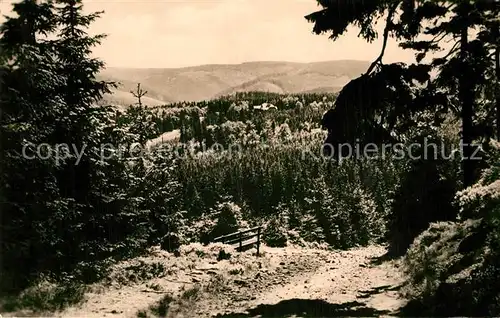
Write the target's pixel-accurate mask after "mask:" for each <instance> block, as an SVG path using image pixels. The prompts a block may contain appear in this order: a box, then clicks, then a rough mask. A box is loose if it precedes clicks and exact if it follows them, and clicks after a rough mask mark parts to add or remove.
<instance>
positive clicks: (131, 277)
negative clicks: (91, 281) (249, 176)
mask: <svg viewBox="0 0 500 318" xmlns="http://www.w3.org/2000/svg"><path fill="white" fill-rule="evenodd" d="M221 248H224V250H226V251H227V250H228V249H229V248H228V247H227V246H222V245H219V244H218V245H211V246H208V247H203V246H201V245H199V244H193V245H190V246H185V247H183V249H182V252H181V256H180V257H174V256H173V255H172V254H169V253H166V252H164V251H161V250H159V249H157V250H155V252H154V253H153V254H152V255H151V256H149V257H144V258H141V259H135V260H132V261H128V262H126V263H122V264H120V265H119V266H117V267H116V268H115V270H114V274H113V275H112V277H111V280H110V282H111V283H110V284H109V285H107V286H103V285H102V284H101V285H99V286H94V287H93V288H92V289H93V291H92V292H89V293H88V294H87V297H86V302H84V303H83V304H82V305H80V306H78V307H72V308H69V309H67V310H65V311H64V312H62V313H59V314H58V315H57V316H60V317H137V313H138V312H139V311H144V313H143V317H158V316H163V317H186V318H188V317H189V318H190V317H333V316H363V317H366V316H372V317H373V316H376V317H379V316H388V315H396V314H397V313H396V311H397V309H398V308H399V307H401V306H402V305H403V304H404V301H403V300H402V299H399V298H398V294H397V291H396V290H395V289H397V287H398V285H399V284H400V283H401V277H400V275H399V270H398V268H397V262H386V263H383V264H381V265H374V263H373V259H374V258H377V257H380V256H382V255H383V254H384V253H385V249H384V248H383V247H379V246H370V247H365V248H358V249H352V250H349V251H331V250H326V249H305V248H295V247H287V248H269V247H262V249H263V253H262V254H263V255H262V256H261V257H259V258H256V256H255V255H254V252H255V250H250V251H248V252H245V253H231V254H232V257H231V258H230V259H229V260H222V261H217V255H218V252H219V250H220V249H221ZM141 262H142V263H141ZM141 264H142V265H141ZM144 264H157V265H155V266H161V265H158V264H162V265H163V266H162V267H161V269H159V270H158V267H156V270H155V269H154V268H153V267H149V268H148V267H147V265H144ZM131 266H132V267H131ZM133 266H136V269H132V268H133ZM127 267H128V269H127ZM144 275H150V279H149V278H147V277H146V276H144ZM152 276H156V277H152ZM139 277H142V278H139ZM134 281H135V282H134ZM166 295H171V297H172V298H173V300H172V301H171V302H170V304H169V305H168V313H167V314H164V313H161V312H160V314H159V313H158V312H156V314H154V312H153V311H151V310H150V308H151V307H154V306H155V304H157V303H158V302H159V301H160V300H161V299H162V298H164V297H165V296H166Z"/></svg>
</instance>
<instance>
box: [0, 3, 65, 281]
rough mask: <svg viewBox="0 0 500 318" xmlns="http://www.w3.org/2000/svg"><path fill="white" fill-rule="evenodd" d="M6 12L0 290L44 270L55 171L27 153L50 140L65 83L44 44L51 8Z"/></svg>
mask: <svg viewBox="0 0 500 318" xmlns="http://www.w3.org/2000/svg"><path fill="white" fill-rule="evenodd" d="M13 12H14V13H15V14H16V15H17V17H7V20H6V21H5V23H4V24H3V25H2V26H1V27H0V35H1V37H0V47H1V48H2V51H1V52H0V61H1V62H2V64H1V71H2V77H1V80H2V85H1V86H0V102H1V109H2V116H1V122H0V145H1V157H2V158H1V160H0V164H2V169H1V171H0V186H1V187H2V196H3V197H2V200H1V201H2V203H1V204H2V209H1V220H0V232H1V233H2V240H1V248H0V253H1V255H0V259H1V262H0V266H1V269H0V270H1V271H2V273H3V275H2V277H3V278H2V286H1V287H0V288H2V289H4V288H5V290H9V289H18V288H22V287H24V286H25V285H26V284H27V283H28V282H29V280H30V274H32V273H34V272H36V271H37V270H38V269H39V268H40V267H42V266H44V265H45V264H44V263H45V262H44V258H43V256H42V255H44V253H45V251H44V249H45V248H46V247H47V245H44V244H46V243H48V242H47V241H48V240H51V239H53V237H49V238H47V237H46V236H45V234H44V232H45V231H46V229H44V228H43V227H39V226H41V222H42V221H43V220H44V219H46V218H47V215H49V214H50V213H51V212H50V211H51V207H50V206H51V205H54V206H55V205H57V204H56V202H58V201H59V199H60V197H59V195H58V193H57V190H56V188H57V186H56V184H55V183H54V172H55V170H56V169H57V166H56V162H55V161H54V160H53V157H49V158H48V159H41V158H39V157H37V156H33V150H34V148H35V147H36V145H38V144H40V143H45V142H49V141H50V136H51V135H52V134H53V127H52V125H51V123H52V122H53V121H54V119H55V118H56V117H57V113H58V112H59V111H60V109H61V106H62V104H61V102H60V100H59V99H58V89H59V88H60V87H61V86H62V85H63V84H64V79H63V78H61V77H60V76H59V75H58V74H57V72H56V69H55V67H54V65H55V63H54V57H53V55H52V44H51V42H50V41H49V40H48V39H47V38H46V36H47V35H48V34H50V32H52V31H53V30H54V29H55V27H56V23H55V19H54V14H53V11H52V4H51V3H50V2H46V3H42V4H38V3H37V2H36V1H30V0H28V1H22V2H20V3H16V4H14V5H13ZM23 149H24V150H26V151H25V152H24V153H23ZM28 157H31V159H29V158H28ZM54 209H58V207H55V208H54Z"/></svg>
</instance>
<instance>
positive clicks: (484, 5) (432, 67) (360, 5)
mask: <svg viewBox="0 0 500 318" xmlns="http://www.w3.org/2000/svg"><path fill="white" fill-rule="evenodd" d="M318 3H319V4H320V5H321V6H322V7H323V9H322V10H320V11H317V12H314V13H312V14H310V15H308V16H306V19H307V20H308V21H310V22H313V23H314V28H313V32H314V33H316V34H322V33H329V34H330V38H331V39H333V40H336V39H337V38H338V37H339V36H340V35H342V34H343V33H344V32H345V31H346V30H347V27H348V26H350V25H355V26H358V27H359V28H360V33H359V35H360V37H362V38H364V39H366V40H367V41H368V42H372V41H373V40H374V39H375V38H376V37H377V35H378V34H377V32H376V31H375V27H374V24H375V22H376V21H377V19H378V18H379V17H380V16H381V15H383V14H385V15H386V18H385V19H386V27H385V29H384V34H383V44H382V50H381V54H380V56H379V57H378V58H377V59H376V60H375V61H374V62H373V64H372V65H371V66H370V68H369V69H368V71H367V73H366V74H364V75H362V76H361V77H362V78H365V79H364V80H353V81H351V83H349V84H348V85H347V86H346V87H345V88H344V89H343V90H342V91H341V92H340V95H339V98H338V100H337V102H336V106H335V107H336V108H337V107H339V104H341V103H346V102H347V103H348V104H350V105H349V106H348V107H349V108H350V109H351V112H357V113H358V114H359V116H361V117H363V118H366V116H371V117H372V118H373V117H374V116H377V115H378V114H377V112H375V111H369V112H364V111H362V109H363V108H369V109H379V110H381V109H384V108H387V103H384V102H383V101H384V98H380V97H383V96H390V95H391V92H392V91H393V90H394V84H393V83H391V82H390V81H387V80H388V79H393V78H394V75H395V74H397V73H400V74H402V75H403V77H402V78H401V79H402V80H403V81H404V80H405V79H406V80H407V81H408V85H409V86H408V87H407V89H406V91H403V92H402V94H403V95H406V94H407V92H410V91H412V90H414V89H416V88H417V86H415V85H414V84H413V80H414V79H418V78H420V79H425V80H424V81H420V82H421V84H420V87H418V88H419V89H418V92H415V91H413V92H412V93H411V94H410V95H412V96H411V98H409V99H406V100H401V99H399V100H395V101H393V102H392V103H391V104H392V107H391V106H389V109H390V110H391V111H388V112H387V111H386V112H385V114H388V116H389V118H396V119H399V120H403V121H406V120H408V118H409V117H411V114H410V113H411V112H412V111H422V110H425V109H428V110H432V111H436V112H437V113H446V112H447V111H449V109H458V110H459V116H460V117H461V119H462V123H463V125H462V136H461V138H462V142H463V144H465V146H464V157H465V159H464V160H463V177H464V184H465V185H466V186H467V185H471V184H472V183H473V182H474V163H473V162H472V160H470V159H468V158H470V157H471V154H472V152H473V147H471V146H468V145H470V144H472V142H473V141H474V140H475V139H477V138H478V137H481V136H484V135H487V131H486V130H484V129H483V130H481V129H480V127H481V124H480V123H479V122H478V120H477V118H475V114H476V111H477V107H476V106H477V103H478V101H477V99H478V98H479V94H478V91H479V90H480V89H481V88H484V87H485V86H487V83H485V81H489V83H488V85H490V84H491V82H492V81H496V80H497V78H485V77H484V75H483V74H484V73H485V72H487V71H488V70H489V69H491V68H492V66H493V65H494V63H493V59H491V58H485V57H489V56H490V55H489V54H488V52H489V51H490V50H491V48H492V47H497V46H498V37H495V36H491V35H492V33H493V31H492V30H495V28H494V26H495V25H496V23H498V21H497V20H498V19H495V17H498V15H499V14H500V13H499V3H498V1H487V0H479V1H474V2H470V1H462V0H456V1H439V2H438V1H431V0H423V1H413V0H375V1H363V0H334V1H326V0H319V1H318ZM473 28H474V29H479V30H482V31H483V32H482V33H481V32H480V33H478V34H476V35H472V34H471V32H470V30H472V29H473ZM486 30H489V32H487V31H486ZM421 36H427V37H431V39H430V40H420V37H421ZM390 37H392V38H395V39H397V40H398V41H399V42H400V46H401V47H403V48H406V49H413V50H416V51H417V55H416V57H417V65H415V66H413V68H407V71H406V72H405V73H404V74H403V73H402V70H404V69H405V66H404V65H402V64H393V65H392V66H391V67H390V68H387V67H384V64H383V55H384V53H385V47H386V44H387V41H388V39H389V38H390ZM484 38H488V39H489V40H490V41H489V42H484V41H481V40H482V39H484ZM448 40H451V41H452V42H453V45H452V48H451V49H449V50H448V51H445V52H442V51H443V49H441V48H442V47H443V46H444V45H443V44H444V42H445V41H448ZM429 52H441V53H443V55H442V56H439V57H438V58H434V59H433V60H432V62H430V63H425V62H424V58H425V57H426V55H427V54H428V53H429ZM431 71H437V72H438V76H437V78H436V79H431V77H430V72H431ZM422 72H427V75H425V76H424V75H423V74H422ZM375 76H379V78H378V80H377V81H378V82H379V84H380V85H379V86H378V88H381V89H380V90H378V91H377V95H378V96H379V98H377V99H375V100H372V99H371V98H368V97H367V98H358V99H357V100H354V99H353V97H352V93H349V92H352V91H358V94H360V95H365V96H372V93H371V92H370V90H371V88H372V87H373V82H371V81H370V79H369V78H374V77H375ZM457 78H458V80H457ZM348 86H349V87H350V88H349V89H348ZM373 90H375V89H373ZM426 91H427V92H426ZM348 95H349V96H348ZM449 96H456V100H457V101H458V103H454V102H453V101H450V98H449ZM417 100H418V103H416V101H417ZM344 107H345V108H347V106H344ZM488 107H490V106H488ZM339 113H342V112H340V111H339ZM409 115H410V116H409ZM359 116H358V117H359ZM333 117H335V116H332V113H330V114H329V115H328V118H325V119H326V121H327V122H325V123H324V124H326V126H328V127H332V129H334V128H333V127H334V126H335V124H338V123H339V122H341V120H342V119H338V120H336V121H335V123H334V122H332V120H333ZM358 119H359V118H358ZM358 119H357V120H358ZM437 119H438V121H439V118H437ZM365 121H366V119H365ZM383 121H384V120H383ZM345 125H348V123H344V126H345ZM349 125H351V126H358V124H357V122H356V121H353V122H351V123H350V124H349ZM388 125H389V126H390V123H388V122H386V123H385V124H384V125H382V126H384V127H387V126H388ZM403 126H406V125H403ZM402 132H404V131H399V133H402ZM343 137H344V136H343V135H342V134H340V136H335V137H330V138H331V139H334V140H339V138H341V139H342V138H343Z"/></svg>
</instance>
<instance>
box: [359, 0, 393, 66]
mask: <svg viewBox="0 0 500 318" xmlns="http://www.w3.org/2000/svg"><path fill="white" fill-rule="evenodd" d="M398 6H399V2H396V3H394V4H393V5H392V7H390V8H389V14H388V15H387V21H386V24H385V29H384V40H383V42H382V50H381V52H380V55H379V56H378V57H377V59H376V60H375V61H373V63H372V64H371V65H370V67H369V68H368V70H367V71H366V73H365V74H364V75H369V74H370V73H371V72H372V71H373V69H374V68H375V67H376V66H377V65H378V64H379V63H381V62H382V59H383V58H384V54H385V50H386V48H387V41H388V40H389V32H390V31H391V28H392V26H393V23H392V18H393V17H394V14H395V13H396V9H397V8H398Z"/></svg>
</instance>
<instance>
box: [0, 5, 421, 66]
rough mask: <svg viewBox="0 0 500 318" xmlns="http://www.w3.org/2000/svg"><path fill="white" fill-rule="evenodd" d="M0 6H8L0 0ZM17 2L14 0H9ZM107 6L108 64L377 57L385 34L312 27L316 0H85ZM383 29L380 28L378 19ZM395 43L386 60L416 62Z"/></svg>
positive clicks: (103, 28)
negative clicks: (336, 33)
mask: <svg viewBox="0 0 500 318" xmlns="http://www.w3.org/2000/svg"><path fill="white" fill-rule="evenodd" d="M0 2H2V4H1V5H0V8H1V10H2V13H3V14H5V13H7V11H8V10H7V8H8V7H10V5H9V4H8V1H7V0H0ZM11 2H12V1H11ZM84 3H85V7H86V11H100V10H104V11H105V13H104V14H103V16H102V17H101V19H99V20H98V21H97V22H95V23H94V25H93V26H92V28H91V30H90V32H91V33H106V34H108V38H106V39H105V40H104V42H103V44H102V45H101V46H100V47H98V48H96V49H95V54H96V55H97V56H99V57H100V58H102V59H103V60H104V61H105V62H106V63H107V65H108V66H116V67H182V66H190V65H200V64H222V63H241V62H248V61H293V62H314V61H326V60H340V59H354V60H373V59H374V58H375V57H376V56H377V55H378V54H379V51H380V46H381V43H380V41H381V39H379V40H378V41H375V42H374V43H373V44H367V43H365V42H364V41H363V40H360V39H358V38H357V32H356V30H352V31H350V32H349V33H348V34H346V35H344V36H343V37H341V38H340V39H339V40H337V41H336V42H333V41H331V40H329V39H328V36H327V35H315V34H313V33H312V27H313V24H311V23H308V22H307V21H306V20H305V19H304V16H305V15H307V14H309V13H311V12H314V11H317V10H319V9H320V7H318V6H317V4H316V1H315V0H150V1H147V0H146V1H139V0H136V1H131V0H86V1H85V0H84ZM379 27H380V29H381V28H382V27H383V26H382V25H380V26H379ZM411 60H413V54H412V53H411V52H403V51H402V50H401V49H399V48H398V47H397V45H396V44H395V43H393V42H391V44H390V45H389V47H388V49H387V52H386V57H385V60H384V61H385V62H394V61H406V62H407V61H411Z"/></svg>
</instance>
